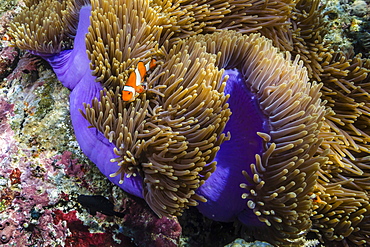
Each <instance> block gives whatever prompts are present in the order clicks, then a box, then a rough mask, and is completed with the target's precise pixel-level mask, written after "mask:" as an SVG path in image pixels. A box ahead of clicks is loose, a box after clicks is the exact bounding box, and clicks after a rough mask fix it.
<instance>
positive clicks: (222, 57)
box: [2, 0, 370, 245]
mask: <svg viewBox="0 0 370 247" xmlns="http://www.w3.org/2000/svg"><path fill="white" fill-rule="evenodd" d="M364 7H366V3H365V2H363V1H355V2H354V3H353V4H352V6H351V11H352V12H353V13H354V14H356V15H357V16H358V17H359V18H363V17H365V16H366V15H367V13H366V8H364ZM324 8H325V6H322V5H320V2H319V1H318V0H311V1H288V0H287V1H277V2H276V1H275V2H270V1H268V2H264V1H256V2H254V1H249V0H245V1H238V2H233V1H228V2H225V1H218V0H215V1H202V2H199V3H195V2H193V1H182V2H179V3H176V2H174V1H173V2H172V1H166V2H162V1H146V0H140V1H118V2H117V1H108V0H107V1H105V0H101V1H98V0H93V1H91V5H90V3H89V2H87V1H76V2H74V1H63V2H59V1H54V0H45V1H36V2H32V1H30V2H28V3H27V7H26V8H25V9H24V11H23V12H22V13H21V14H20V15H19V16H18V17H16V18H15V19H14V22H13V24H12V25H11V31H10V33H9V34H10V38H11V42H12V43H13V44H14V45H16V46H18V47H19V48H21V49H26V50H30V52H31V53H32V54H35V55H38V56H40V57H42V58H43V59H45V60H46V61H47V62H48V63H49V64H50V65H51V66H52V68H53V70H54V72H55V73H56V75H57V76H58V79H59V80H60V81H61V82H62V83H63V85H64V86H65V87H67V88H68V89H70V90H71V94H70V114H71V120H72V124H73V127H74V132H75V134H76V138H77V141H78V143H79V145H80V147H81V149H82V150H83V152H84V153H85V154H86V155H87V157H89V159H90V160H91V161H93V162H94V163H95V164H96V165H97V166H98V168H99V169H100V171H101V172H102V173H103V174H104V175H105V176H107V177H108V178H109V180H111V181H112V182H113V183H115V184H117V185H118V186H119V187H121V188H123V189H124V190H125V191H127V192H128V193H130V194H133V195H136V196H138V197H143V198H144V199H145V201H146V203H147V204H148V205H149V206H150V208H151V209H152V210H153V211H154V212H155V213H156V214H157V215H158V216H160V217H162V218H159V219H157V221H158V222H161V220H163V221H164V222H167V220H168V221H169V222H167V223H166V224H167V225H168V227H169V229H172V230H169V231H167V233H166V234H167V235H171V237H170V238H171V239H173V241H174V242H172V244H175V245H176V244H177V243H176V239H178V236H179V234H180V232H181V230H180V229H181V228H179V226H177V225H176V222H174V220H173V219H172V220H171V217H173V216H172V215H180V214H181V213H182V212H183V210H184V209H186V208H188V207H189V206H196V205H198V204H199V206H198V209H199V210H200V212H202V213H203V214H204V215H206V216H207V217H209V218H211V219H214V220H219V221H237V220H238V221H240V222H242V223H243V224H244V225H245V226H247V227H248V228H249V229H252V232H253V235H254V237H256V238H258V239H264V240H267V241H269V242H271V243H273V244H275V245H299V244H301V245H302V244H304V237H305V235H306V234H307V233H308V232H309V231H312V232H314V233H316V234H317V236H318V238H319V239H320V241H322V242H324V243H326V244H329V243H330V242H331V241H337V242H340V243H342V244H343V245H366V244H370V243H369V239H370V237H369V235H370V232H369V217H370V200H369V185H368V184H369V181H368V177H369V173H370V171H369V168H370V166H369V150H370V146H369V144H368V141H369V140H370V132H369V129H370V128H369V122H370V102H369V98H370V94H369V83H368V80H369V76H368V72H369V69H370V62H369V61H368V60H367V59H362V58H361V56H360V55H356V56H355V55H354V54H353V53H352V52H351V51H348V50H340V49H338V45H337V44H335V43H334V44H333V43H331V42H328V40H325V39H324V38H323V37H324V36H325V35H327V34H328V32H329V30H330V25H329V24H328V23H327V22H326V21H325V18H324ZM328 16H329V18H332V19H335V18H336V15H335V12H333V11H332V12H330V13H328ZM30 19H34V21H29V20H30ZM40 20H44V21H43V22H40ZM50 23H53V25H55V28H53V29H51V28H50ZM77 23H78V25H77ZM355 24H356V23H355ZM224 29H227V30H224ZM246 33H255V34H248V35H247V34H246ZM256 33H258V34H256ZM42 34H45V35H42ZM261 34H262V35H264V36H266V37H267V38H269V39H270V40H269V39H267V38H265V37H261V36H260V35H261ZM274 46H275V47H274ZM276 47H277V48H276ZM281 51H285V52H281ZM86 52H87V54H86ZM153 58H154V59H155V60H156V61H157V66H156V68H155V69H153V70H152V71H149V73H148V75H147V76H146V77H143V78H144V80H142V81H139V82H137V85H140V86H142V87H143V88H145V90H144V92H143V93H142V92H141V91H140V92H137V94H136V95H135V97H134V100H133V101H132V102H127V101H124V100H123V98H122V90H123V88H124V86H125V83H126V81H127V79H128V78H129V75H131V73H134V72H135V69H136V66H137V64H138V63H139V62H143V63H144V64H146V63H147V62H149V61H150V60H151V59H153ZM25 59H27V58H25ZM11 60H12V59H10V61H6V60H5V64H11V63H12V61H11ZM37 63H38V61H37V60H33V59H30V58H29V63H28V64H29V65H30V68H29V69H27V71H31V72H32V71H35V69H34V68H33V66H35V65H36V64H37ZM20 64H21V65H22V63H20ZM35 73H36V71H35ZM35 73H29V79H30V80H31V81H32V82H33V83H32V85H27V87H29V88H32V87H36V88H39V87H40V88H42V92H40V93H39V96H40V98H41V99H35V98H34V97H31V96H29V100H28V101H26V102H27V103H26V104H25V106H26V107H27V110H25V111H24V112H25V113H24V114H25V115H27V116H28V115H29V116H30V118H31V119H32V117H33V115H35V117H36V118H44V117H45V116H47V115H48V114H50V112H51V111H52V110H53V109H52V108H50V107H49V106H50V104H53V103H54V102H58V100H57V99H55V98H53V97H48V95H50V92H52V91H53V90H55V88H53V87H51V88H50V86H48V85H50V82H48V83H45V84H44V83H43V82H41V81H40V80H37V79H33V75H35ZM12 76H14V77H18V76H19V74H17V71H16V70H15V71H14V72H13V73H12V74H11V75H10V76H8V78H12V79H13V78H14V77H12ZM316 81H317V82H316ZM51 85H53V84H52V83H51ZM34 104H37V106H38V107H39V108H38V109H40V108H41V110H37V111H33V108H32V107H34ZM251 119H252V120H253V121H251ZM27 121H29V120H28V119H25V120H24V121H23V122H20V127H21V128H22V129H27V126H28V124H27V123H28V122H27ZM41 123H42V122H41ZM54 123H56V122H54ZM24 126H26V127H25V128H23V127H24ZM41 126H42V125H41ZM50 126H53V124H50V125H47V126H46V125H44V126H42V127H43V128H44V129H47V128H50ZM32 127H33V129H34V128H35V127H34V126H32ZM31 133H32V132H31ZM230 133H231V135H230ZM16 134H17V135H20V134H19V133H16ZM24 135H25V136H29V135H30V134H27V131H26V132H25V134H24ZM31 136H32V135H31ZM40 136H42V138H39V139H38V135H34V136H33V139H28V140H32V141H30V142H31V143H33V142H34V143H41V142H53V141H52V140H49V139H48V137H46V136H44V135H42V134H41V133H40ZM43 146H44V145H43ZM16 169H18V170H16ZM7 172H8V173H10V174H12V175H11V177H10V178H9V181H10V184H12V183H13V185H12V186H14V185H17V184H19V182H21V181H22V176H26V174H27V173H25V172H24V171H23V169H21V168H18V167H13V169H12V170H8V171H7ZM38 172H40V171H38ZM38 172H36V174H37V173H38ZM41 172H42V170H41ZM22 174H23V175H22ZM19 175H21V176H20V178H19ZM72 177H73V175H72ZM21 184H22V183H21ZM88 186H89V185H88ZM3 193H4V197H2V198H3V201H4V205H6V204H7V203H8V204H9V202H12V201H13V200H15V199H16V198H17V197H19V196H21V194H19V193H21V192H19V191H16V190H12V189H9V188H4V192H3ZM42 195H44V196H45V194H42ZM40 205H41V206H42V207H46V206H47V202H40ZM58 212H59V211H58ZM59 215H60V217H61V218H63V217H64V216H61V214H60V212H59ZM65 217H66V219H70V220H71V221H72V222H74V221H75V218H74V217H75V215H73V213H71V214H70V213H67V215H65ZM166 217H169V218H166ZM145 219H150V217H149V216H146V217H145ZM153 220H154V218H153ZM67 221H68V220H67ZM133 221H135V220H133ZM57 223H59V221H58V222H57ZM16 224H17V223H16V222H15V223H14V222H8V226H9V227H11V226H14V225H16ZM126 224H127V225H130V224H128V223H127V222H126ZM159 224H162V223H159ZM149 225H150V224H149ZM154 225H156V224H154ZM134 228H135V227H134ZM82 231H85V230H82ZM40 232H42V231H37V232H36V234H40ZM164 232H166V231H164ZM107 233H109V231H107ZM55 234H56V233H55ZM157 234H159V233H158V232H157ZM172 234H174V235H172ZM135 236H136V235H135ZM134 238H135V239H140V237H138V236H136V237H134ZM156 239H157V240H158V242H157V244H158V245H165V243H164V242H162V241H164V239H166V238H162V237H158V238H156ZM168 244H169V245H171V243H168ZM331 244H332V243H331Z"/></svg>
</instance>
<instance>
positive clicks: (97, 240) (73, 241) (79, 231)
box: [53, 209, 135, 247]
mask: <svg viewBox="0 0 370 247" xmlns="http://www.w3.org/2000/svg"><path fill="white" fill-rule="evenodd" d="M53 214H54V220H53V224H54V225H60V224H63V222H65V224H66V227H67V228H68V229H69V231H70V234H69V236H67V237H66V241H65V246H66V247H89V246H112V247H116V246H125V247H130V246H135V245H133V243H131V240H130V238H128V237H126V236H124V235H123V234H119V235H118V236H117V238H118V239H119V240H120V241H121V242H120V244H118V243H116V242H114V241H113V238H112V236H113V232H112V230H111V229H109V230H108V231H106V232H104V233H90V231H89V227H88V226H86V225H84V223H83V222H82V221H81V220H80V219H78V217H77V216H76V211H70V212H68V213H63V212H62V211H61V210H58V209H56V210H54V211H53Z"/></svg>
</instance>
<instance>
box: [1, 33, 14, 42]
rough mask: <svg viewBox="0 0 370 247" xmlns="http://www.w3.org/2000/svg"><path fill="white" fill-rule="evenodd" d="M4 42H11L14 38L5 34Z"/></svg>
mask: <svg viewBox="0 0 370 247" xmlns="http://www.w3.org/2000/svg"><path fill="white" fill-rule="evenodd" d="M3 40H4V41H11V40H12V37H10V36H9V35H8V34H4V36H3Z"/></svg>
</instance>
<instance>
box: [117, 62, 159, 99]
mask: <svg viewBox="0 0 370 247" xmlns="http://www.w3.org/2000/svg"><path fill="white" fill-rule="evenodd" d="M156 61H157V60H156V59H154V58H152V59H151V60H150V61H149V62H148V63H147V64H144V62H143V61H140V62H139V63H138V64H137V68H136V69H135V71H133V72H131V73H130V75H129V76H128V79H127V82H126V85H125V86H124V87H123V90H122V100H123V101H133V100H134V99H135V96H136V93H142V92H144V90H145V89H146V83H144V79H145V76H146V72H147V71H149V70H151V69H153V68H154V67H155V66H156Z"/></svg>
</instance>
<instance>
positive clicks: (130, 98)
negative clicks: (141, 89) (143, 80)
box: [122, 86, 136, 101]
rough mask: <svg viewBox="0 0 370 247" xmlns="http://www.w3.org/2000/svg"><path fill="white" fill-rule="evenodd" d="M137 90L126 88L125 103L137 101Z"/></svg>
mask: <svg viewBox="0 0 370 247" xmlns="http://www.w3.org/2000/svg"><path fill="white" fill-rule="evenodd" d="M135 94H136V92H135V89H134V88H133V87H131V86H124V87H123V90H122V100H123V101H133V100H134V99H135Z"/></svg>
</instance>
